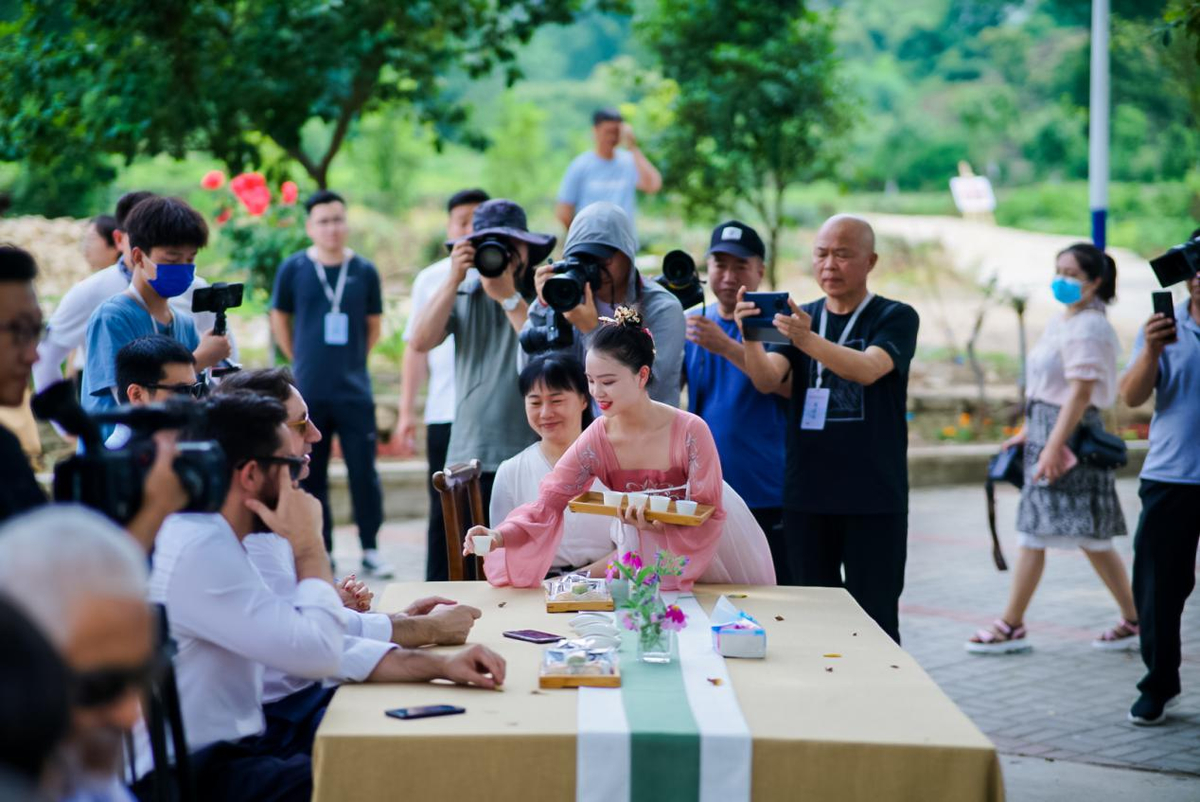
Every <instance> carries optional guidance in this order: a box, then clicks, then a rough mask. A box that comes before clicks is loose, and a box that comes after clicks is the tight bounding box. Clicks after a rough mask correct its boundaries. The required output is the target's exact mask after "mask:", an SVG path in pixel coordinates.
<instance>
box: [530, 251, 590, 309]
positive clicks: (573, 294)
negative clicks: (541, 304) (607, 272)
mask: <svg viewBox="0 0 1200 802" xmlns="http://www.w3.org/2000/svg"><path fill="white" fill-rule="evenodd" d="M603 266H604V262H603V261H602V260H600V259H597V258H596V257H595V256H592V255H591V254H588V253H579V254H573V255H571V256H566V257H564V258H563V259H562V261H560V262H555V263H554V265H553V267H554V275H553V276H551V277H550V278H548V279H546V283H545V284H543V285H542V298H543V299H545V301H546V305H547V306H549V307H551V308H552V309H555V310H557V311H559V312H566V311H568V310H571V309H574V308H575V307H577V306H579V305H580V304H581V303H583V299H584V297H585V296H584V289H583V288H584V287H585V286H587V285H589V284H590V285H591V286H592V292H595V291H596V290H598V289H600V281H601V279H602V277H603V276H602V272H601V268H602V267H603Z"/></svg>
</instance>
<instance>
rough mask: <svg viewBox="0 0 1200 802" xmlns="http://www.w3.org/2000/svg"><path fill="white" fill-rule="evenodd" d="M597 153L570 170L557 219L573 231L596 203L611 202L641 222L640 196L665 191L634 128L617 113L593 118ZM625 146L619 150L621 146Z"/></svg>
mask: <svg viewBox="0 0 1200 802" xmlns="http://www.w3.org/2000/svg"><path fill="white" fill-rule="evenodd" d="M592 137H593V139H595V141H596V147H595V149H593V150H589V151H586V152H584V153H580V154H579V155H578V156H576V157H575V159H574V160H573V161H572V162H571V166H570V167H568V168H567V173H566V175H564V176H563V180H562V185H561V186H559V188H558V205H557V206H556V207H555V209H554V214H555V216H556V217H557V218H558V219H559V220H560V221H562V224H563V227H564V228H567V229H570V228H571V221H572V220H574V219H575V215H576V214H577V213H579V212H580V211H582V210H583V209H585V208H586V207H588V206H590V205H591V204H593V203H595V202H596V201H609V202H610V203H615V204H616V205H618V206H620V207H621V208H622V209H624V210H625V214H627V215H629V219H630V220H633V221H636V220H637V192H638V191H640V192H645V193H647V194H649V195H653V194H655V193H656V192H658V191H659V190H660V189H662V176H661V175H659V173H658V170H657V169H655V167H654V165H653V164H651V163H650V160H649V159H647V158H646V157H645V156H644V155H643V154H642V151H641V150H640V149H639V148H638V146H637V140H636V139H634V136H633V128H631V127H630V126H629V125H628V124H627V123H626V122H625V120H624V118H623V117H621V113H620V112H619V111H617V110H616V109H600V110H599V111H597V112H596V113H595V114H593V115H592ZM618 144H621V145H624V148H623V149H622V150H617V145H618Z"/></svg>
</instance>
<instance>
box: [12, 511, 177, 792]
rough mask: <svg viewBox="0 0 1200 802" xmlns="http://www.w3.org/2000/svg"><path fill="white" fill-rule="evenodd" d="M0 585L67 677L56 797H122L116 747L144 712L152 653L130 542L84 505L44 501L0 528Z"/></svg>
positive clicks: (141, 562) (142, 567)
mask: <svg viewBox="0 0 1200 802" xmlns="http://www.w3.org/2000/svg"><path fill="white" fill-rule="evenodd" d="M68 578H69V581H64V580H66V579H68ZM0 592H3V593H4V594H5V595H6V596H7V597H8V598H10V599H11V600H12V601H13V602H15V603H16V604H17V605H18V606H20V607H21V608H22V609H23V610H24V612H25V614H26V615H28V616H29V617H30V619H31V620H33V621H34V622H35V623H36V624H37V625H38V627H39V628H40V629H41V630H42V632H43V633H45V635H46V636H47V637H48V638H49V639H50V641H51V642H52V643H53V644H54V646H55V647H56V648H57V649H58V651H59V653H60V654H61V655H62V657H63V658H64V660H65V661H66V662H67V664H68V666H69V667H70V669H71V671H72V673H73V674H74V693H73V696H72V708H71V729H70V734H69V736H68V739H67V742H66V743H65V745H64V747H63V749H62V750H61V753H60V754H59V756H58V759H57V760H56V761H55V762H56V764H57V765H54V766H52V767H51V772H52V773H53V774H56V775H57V779H58V780H59V781H60V783H61V785H60V787H59V788H58V789H57V791H56V798H58V799H63V800H72V801H74V800H91V801H92V802H118V801H122V802H123V801H126V800H129V799H130V796H129V792H128V791H127V790H126V789H125V788H124V786H123V785H122V784H121V781H120V771H121V762H122V761H121V756H122V746H123V744H124V740H125V735H126V733H128V732H130V731H131V730H133V728H134V726H135V725H136V724H137V723H138V722H139V721H140V719H141V708H140V705H139V698H140V697H141V694H142V693H143V692H144V690H145V686H146V682H147V680H148V679H149V677H150V674H151V668H152V666H153V664H154V651H155V650H154V635H153V617H152V615H151V611H150V607H149V605H148V604H146V562H145V556H144V554H143V552H142V551H141V549H140V548H139V546H138V544H137V542H136V541H135V540H134V539H133V538H132V537H130V536H129V534H128V533H126V532H124V531H122V530H121V529H119V528H118V527H117V526H116V525H115V524H113V523H111V522H110V521H109V520H108V519H107V518H104V517H103V516H101V515H100V514H98V513H95V512H92V511H90V510H87V509H85V508H83V507H77V506H73V505H61V504H56V505H50V506H44V507H41V508H40V509H38V510H36V511H34V512H31V513H27V514H25V515H23V516H21V517H19V518H14V519H13V520H12V521H10V522H9V523H8V524H7V525H6V526H5V527H4V528H3V529H0Z"/></svg>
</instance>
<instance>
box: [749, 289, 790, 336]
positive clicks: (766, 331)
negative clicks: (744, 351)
mask: <svg viewBox="0 0 1200 802" xmlns="http://www.w3.org/2000/svg"><path fill="white" fill-rule="evenodd" d="M742 300H743V301H748V302H749V303H752V304H754V305H755V306H757V307H758V314H757V315H755V316H754V317H747V318H743V319H742V333H743V335H744V336H745V338H746V339H747V340H755V341H756V342H761V343H780V344H784V345H786V344H787V342H788V338H787V337H785V336H783V333H782V332H780V331H779V329H777V328H775V315H777V314H778V315H790V314H791V313H792V308H791V307H790V306H788V294H787V293H786V292H748V293H746V294H745V295H743V296H742Z"/></svg>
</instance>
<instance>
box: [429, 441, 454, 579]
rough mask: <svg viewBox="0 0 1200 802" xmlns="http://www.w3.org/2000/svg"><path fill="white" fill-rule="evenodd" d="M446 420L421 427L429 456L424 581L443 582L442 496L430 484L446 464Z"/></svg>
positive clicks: (444, 573)
mask: <svg viewBox="0 0 1200 802" xmlns="http://www.w3.org/2000/svg"><path fill="white" fill-rule="evenodd" d="M451 426H453V424H450V423H431V424H429V425H428V426H426V427H425V435H426V436H425V453H426V454H427V455H428V457H429V487H428V489H429V529H428V530H427V532H426V533H425V537H426V544H427V547H428V551H427V552H426V554H425V581H426V582H445V581H446V580H447V579H449V578H450V575H449V574H448V573H447V568H446V519H445V516H443V515H442V497H441V495H440V494H439V493H438V491H437V488H436V487H434V486H433V475H434V474H435V473H437V472H438V471H440V470H442V468H444V467H446V447H447V446H449V445H450V427H451Z"/></svg>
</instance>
